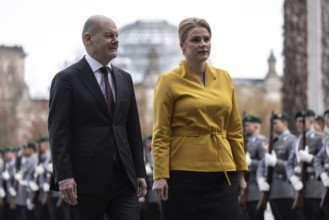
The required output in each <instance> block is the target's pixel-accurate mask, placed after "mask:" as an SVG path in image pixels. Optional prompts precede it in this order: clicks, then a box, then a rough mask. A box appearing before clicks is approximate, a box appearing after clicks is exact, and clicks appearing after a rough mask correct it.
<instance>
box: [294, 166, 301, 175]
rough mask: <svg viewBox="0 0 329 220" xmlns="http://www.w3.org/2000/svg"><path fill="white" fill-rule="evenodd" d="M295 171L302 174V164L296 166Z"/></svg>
mask: <svg viewBox="0 0 329 220" xmlns="http://www.w3.org/2000/svg"><path fill="white" fill-rule="evenodd" d="M294 172H295V174H300V173H301V172H302V168H301V167H300V166H295V167H294Z"/></svg>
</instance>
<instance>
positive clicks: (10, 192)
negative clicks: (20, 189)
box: [8, 187, 17, 197]
mask: <svg viewBox="0 0 329 220" xmlns="http://www.w3.org/2000/svg"><path fill="white" fill-rule="evenodd" d="M8 192H9V194H10V195H11V196H12V197H15V196H16V194H17V192H16V190H15V189H14V188H13V187H10V188H9V189H8Z"/></svg>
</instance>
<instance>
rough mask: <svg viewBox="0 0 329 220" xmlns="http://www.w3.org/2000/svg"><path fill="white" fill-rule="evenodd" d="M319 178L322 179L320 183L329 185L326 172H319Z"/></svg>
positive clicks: (325, 185)
mask: <svg viewBox="0 0 329 220" xmlns="http://www.w3.org/2000/svg"><path fill="white" fill-rule="evenodd" d="M320 178H321V181H322V184H323V185H324V187H329V177H328V174H327V173H325V172H323V173H321V175H320Z"/></svg>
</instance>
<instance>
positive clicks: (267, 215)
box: [265, 203, 274, 220]
mask: <svg viewBox="0 0 329 220" xmlns="http://www.w3.org/2000/svg"><path fill="white" fill-rule="evenodd" d="M265 220H274V218H273V215H272V211H271V208H270V204H269V203H267V209H266V211H265Z"/></svg>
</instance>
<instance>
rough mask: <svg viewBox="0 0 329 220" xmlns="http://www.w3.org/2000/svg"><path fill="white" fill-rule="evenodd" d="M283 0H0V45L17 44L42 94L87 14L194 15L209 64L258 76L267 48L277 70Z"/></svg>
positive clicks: (33, 88)
mask: <svg viewBox="0 0 329 220" xmlns="http://www.w3.org/2000/svg"><path fill="white" fill-rule="evenodd" d="M283 1H284V0H201V1H200V0H162V1H158V0H116V1H110V0H107V1H106V0H93V1H86V0H56V1H49V0H1V1H0V45H5V46H21V47H23V50H24V52H25V53H26V54H27V56H26V58H25V70H24V71H25V81H26V83H27V85H28V87H29V90H30V95H31V96H32V97H34V98H47V97H48V93H49V86H50V83H51V80H52V78H53V76H54V75H55V74H56V73H57V72H59V71H60V70H61V69H62V68H64V67H65V66H66V64H65V63H67V62H69V63H70V62H73V61H75V60H77V59H78V58H81V57H82V56H83V54H84V53H85V51H84V47H83V44H82V41H81V32H82V27H83V24H84V22H85V21H86V19H87V18H88V17H90V16H91V15H95V14H101V15H106V16H108V17H110V18H111V19H113V20H114V22H115V23H116V25H117V27H118V28H119V29H120V28H121V27H123V26H124V25H128V24H131V23H134V22H135V21H137V20H140V19H143V20H149V19H157V20H159V19H161V20H167V21H168V22H169V23H170V24H173V25H177V26H178V24H179V22H180V21H181V20H183V19H184V18H187V17H200V18H204V19H206V20H207V21H208V23H209V24H210V26H211V29H212V49H211V55H210V59H211V64H212V65H213V66H215V67H218V68H222V69H225V70H227V71H228V72H229V74H230V75H231V77H233V78H264V77H265V76H266V74H267V72H268V63H267V59H268V57H269V55H270V53H271V51H273V54H274V56H275V57H276V60H277V63H276V71H277V73H278V74H279V75H282V72H283V64H282V62H283V57H282V50H283ZM119 40H120V33H119ZM119 47H120V45H119ZM177 47H178V42H177ZM118 56H120V54H118ZM178 63H179V61H177V65H178ZM0 80H1V79H0Z"/></svg>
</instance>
